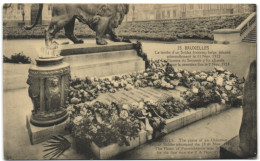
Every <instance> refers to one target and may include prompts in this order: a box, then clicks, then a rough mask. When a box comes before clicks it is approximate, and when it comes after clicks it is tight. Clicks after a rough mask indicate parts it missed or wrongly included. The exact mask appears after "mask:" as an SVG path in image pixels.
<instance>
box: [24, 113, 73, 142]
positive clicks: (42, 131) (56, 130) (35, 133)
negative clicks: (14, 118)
mask: <svg viewBox="0 0 260 161" xmlns="http://www.w3.org/2000/svg"><path fill="white" fill-rule="evenodd" d="M67 122H68V119H67V120H66V121H64V122H62V123H60V124H57V125H53V126H50V127H37V126H34V125H32V124H31V123H30V117H29V116H26V126H27V130H28V133H29V137H30V141H31V144H32V145H34V144H38V143H41V142H44V141H46V140H48V139H50V138H51V137H52V136H54V135H67V134H69V132H68V131H66V130H65V128H66V125H67Z"/></svg>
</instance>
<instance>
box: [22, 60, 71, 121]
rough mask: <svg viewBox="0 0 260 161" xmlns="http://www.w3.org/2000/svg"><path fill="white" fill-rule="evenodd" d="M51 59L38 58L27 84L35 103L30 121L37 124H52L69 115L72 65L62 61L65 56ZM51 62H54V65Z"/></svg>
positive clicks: (31, 69)
mask: <svg viewBox="0 0 260 161" xmlns="http://www.w3.org/2000/svg"><path fill="white" fill-rule="evenodd" d="M51 59H52V60H50V61H46V59H44V60H43V61H44V62H42V61H41V59H38V60H36V61H37V65H35V66H32V67H31V68H30V69H29V77H28V80H27V84H28V85H29V90H28V92H29V96H30V98H31V100H32V103H33V110H32V115H31V119H30V121H31V123H32V124H33V125H35V126H52V125H55V124H59V123H61V122H63V121H64V120H66V119H67V117H68V114H67V111H66V109H65V106H66V102H67V93H68V90H69V79H70V67H69V64H67V63H64V62H62V59H63V57H59V58H58V59H57V58H51ZM53 59H56V60H57V61H53ZM50 62H53V65H51V63H50ZM57 62H59V63H57Z"/></svg>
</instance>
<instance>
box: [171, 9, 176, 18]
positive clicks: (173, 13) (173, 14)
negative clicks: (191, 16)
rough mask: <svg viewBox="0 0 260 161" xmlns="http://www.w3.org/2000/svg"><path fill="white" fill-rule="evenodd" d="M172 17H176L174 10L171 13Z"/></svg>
mask: <svg viewBox="0 0 260 161" xmlns="http://www.w3.org/2000/svg"><path fill="white" fill-rule="evenodd" d="M172 17H173V18H175V17H176V10H173V11H172Z"/></svg>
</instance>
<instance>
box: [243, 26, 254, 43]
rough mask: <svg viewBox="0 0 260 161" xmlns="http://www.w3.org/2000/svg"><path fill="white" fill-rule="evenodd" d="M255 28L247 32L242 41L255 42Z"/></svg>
mask: <svg viewBox="0 0 260 161" xmlns="http://www.w3.org/2000/svg"><path fill="white" fill-rule="evenodd" d="M256 34H257V33H256V28H254V29H253V30H252V31H250V32H249V34H248V35H247V36H246V37H245V38H244V39H243V40H242V42H246V43H256V39H257V38H256Z"/></svg>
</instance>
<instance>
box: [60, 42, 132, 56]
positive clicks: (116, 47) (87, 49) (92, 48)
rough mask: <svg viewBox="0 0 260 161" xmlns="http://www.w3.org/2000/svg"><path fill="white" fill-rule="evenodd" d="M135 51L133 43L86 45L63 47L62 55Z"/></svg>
mask: <svg viewBox="0 0 260 161" xmlns="http://www.w3.org/2000/svg"><path fill="white" fill-rule="evenodd" d="M131 49H134V46H133V44H132V43H124V42H113V43H110V44H108V45H96V44H94V43H90V44H88V43H86V44H70V45H62V46H61V51H60V55H61V56H67V55H79V54H90V53H100V52H109V51H121V50H131Z"/></svg>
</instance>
